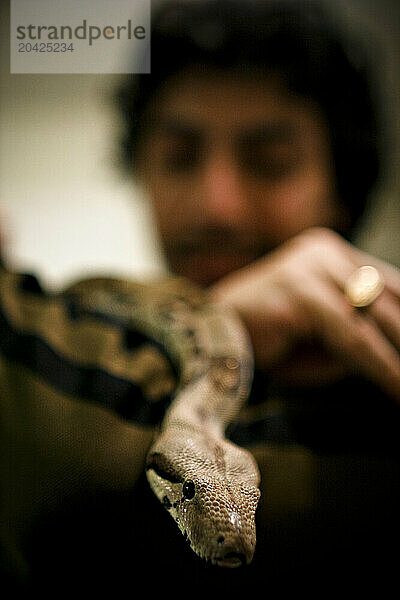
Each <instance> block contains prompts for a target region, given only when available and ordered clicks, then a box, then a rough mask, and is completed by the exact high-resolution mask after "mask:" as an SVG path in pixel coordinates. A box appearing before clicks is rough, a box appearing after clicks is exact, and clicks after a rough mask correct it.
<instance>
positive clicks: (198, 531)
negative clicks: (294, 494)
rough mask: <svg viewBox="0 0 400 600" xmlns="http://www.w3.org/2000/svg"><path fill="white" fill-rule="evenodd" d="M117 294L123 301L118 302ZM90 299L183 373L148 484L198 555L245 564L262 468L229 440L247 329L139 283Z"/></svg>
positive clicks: (199, 302) (200, 304) (243, 384)
mask: <svg viewBox="0 0 400 600" xmlns="http://www.w3.org/2000/svg"><path fill="white" fill-rule="evenodd" d="M119 298H120V301H119ZM119 298H118V296H116V295H115V294H113V295H109V294H107V292H104V291H101V292H97V293H96V294H93V296H92V298H91V301H90V304H91V305H92V307H95V309H96V310H99V311H101V312H103V313H106V314H107V315H109V316H111V317H112V316H115V317H117V318H119V319H121V318H122V319H124V320H125V321H126V322H127V323H129V326H131V327H133V328H135V329H136V330H137V331H140V332H142V333H144V334H146V335H148V336H149V337H151V338H152V339H154V340H155V341H156V342H157V343H159V344H160V345H162V346H163V347H164V348H165V349H166V350H167V352H168V354H169V355H170V356H172V358H173V360H174V361H175V362H176V366H177V368H178V371H179V374H180V379H179V385H178V388H177V390H176V393H175V396H174V400H173V401H172V403H171V405H170V406H169V408H168V410H167V412H166V414H165V416H164V419H163V421H162V424H161V428H160V430H159V432H158V433H157V435H156V437H155V440H154V442H153V444H152V446H151V448H150V450H149V452H148V455H147V466H146V473H147V479H148V481H149V483H150V486H151V488H152V490H153V491H154V493H155V495H156V496H157V497H158V499H159V500H160V502H161V503H162V504H163V505H164V507H165V508H166V510H167V511H168V512H169V514H170V515H171V516H172V517H173V518H174V519H175V521H176V523H177V525H178V527H179V529H180V530H181V532H182V533H183V535H184V536H185V538H186V539H187V541H188V543H189V544H190V546H191V548H192V549H193V550H194V552H196V553H197V554H198V555H199V556H200V557H202V558H204V559H205V560H208V561H211V562H212V563H213V564H216V565H220V566H224V567H237V566H240V565H242V564H248V563H250V562H251V560H252V557H253V554H254V549H255V543H256V532H255V511H256V508H257V504H258V500H259V497H260V491H259V488H258V486H259V482H260V475H259V470H258V467H257V464H256V462H255V459H254V458H253V456H252V455H251V454H250V452H248V451H247V450H244V449H243V448H239V447H238V446H236V445H235V444H233V443H231V442H230V441H228V440H227V439H226V438H225V435H224V432H225V430H226V427H227V426H228V425H229V423H231V422H232V421H233V420H234V419H235V418H236V417H237V415H238V413H239V410H240V409H241V407H242V406H243V404H244V403H245V402H246V399H247V396H248V392H249V387H250V383H251V378H252V372H253V363H252V354H251V350H250V343H249V340H248V337H247V332H246V331H245V329H244V327H243V326H242V324H241V322H240V320H239V319H238V318H237V316H236V315H235V314H234V313H233V312H231V311H230V310H228V309H227V308H225V307H224V308H222V307H220V306H217V305H213V304H211V303H209V302H207V301H204V297H203V296H202V297H201V298H196V297H189V296H186V295H180V294H179V293H174V292H171V287H170V286H166V287H165V288H163V286H162V285H161V286H160V285H156V286H152V285H151V284H150V285H148V284H143V285H140V284H139V285H138V286H137V293H136V294H135V296H132V293H130V294H129V296H128V295H127V296H126V297H123V295H120V297H119Z"/></svg>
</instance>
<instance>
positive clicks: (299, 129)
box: [138, 71, 344, 285]
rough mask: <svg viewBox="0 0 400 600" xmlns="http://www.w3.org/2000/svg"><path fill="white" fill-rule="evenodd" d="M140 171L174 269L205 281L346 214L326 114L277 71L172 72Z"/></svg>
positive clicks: (156, 106)
mask: <svg viewBox="0 0 400 600" xmlns="http://www.w3.org/2000/svg"><path fill="white" fill-rule="evenodd" d="M138 173H139V178H140V180H141V182H142V183H143V184H144V187H145V189H146V191H147V193H148V194H149V196H150V199H151V201H152V203H153V208H154V213H155V217H156V221H157V225H158V229H159V232H160V235H161V240H162V243H163V246H164V250H165V255H166V259H167V261H168V264H169V266H170V268H171V270H172V271H173V272H175V273H177V274H180V275H184V276H186V277H188V278H190V279H192V280H193V281H196V282H198V283H200V284H203V285H209V284H211V283H213V282H214V281H216V280H218V279H219V278H220V277H222V276H224V275H226V274H228V273H230V272H231V271H234V270H236V269H238V268H240V267H244V266H245V265H247V264H249V263H250V262H252V261H253V260H255V259H257V258H259V257H261V256H263V255H264V254H266V253H268V252H270V251H271V250H272V249H274V248H275V247H276V246H278V245H279V244H281V243H282V242H284V241H285V240H287V239H288V238H290V237H292V236H293V235H295V234H296V233H299V232H300V231H302V230H303V229H305V228H307V227H311V226H317V225H319V226H326V227H340V225H341V224H342V219H343V218H344V216H343V214H342V213H341V210H340V209H339V206H338V204H337V201H336V195H335V186H334V174H333V165H332V157H331V150H330V144H329V138H328V131H327V127H326V124H325V122H324V119H323V118H322V115H321V113H320V112H319V110H318V109H317V108H316V107H315V106H314V105H313V104H312V103H311V102H307V101H306V100H304V99H301V98H298V97H296V96H294V95H290V94H288V93H287V92H286V91H285V90H284V87H283V86H281V85H280V84H279V82H278V80H277V79H276V78H274V77H269V78H267V77H266V76H264V77H255V76H253V77H250V76H246V75H243V74H242V75H241V76H235V75H234V74H225V75H224V74H223V73H221V72H218V73H217V72H212V71H203V72H197V73H195V72H191V73H185V74H183V73H182V74H180V75H178V76H177V77H175V78H174V79H171V80H170V81H168V82H167V84H166V85H165V87H164V88H163V90H162V91H161V92H160V93H159V94H158V96H157V99H156V101H154V103H153V105H152V106H151V107H150V108H149V112H148V125H147V127H146V129H145V134H144V135H143V139H142V141H141V144H140V150H139V156H138Z"/></svg>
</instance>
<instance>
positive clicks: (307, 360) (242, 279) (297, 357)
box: [211, 228, 400, 402]
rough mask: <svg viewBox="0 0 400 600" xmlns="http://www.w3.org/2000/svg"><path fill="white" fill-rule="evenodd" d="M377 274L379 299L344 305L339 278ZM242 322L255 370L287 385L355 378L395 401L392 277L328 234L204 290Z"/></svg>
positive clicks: (399, 380) (399, 308) (398, 285)
mask: <svg viewBox="0 0 400 600" xmlns="http://www.w3.org/2000/svg"><path fill="white" fill-rule="evenodd" d="M362 265H372V266H374V267H376V268H377V269H379V271H380V273H381V274H382V276H383V277H384V279H385V288H384V290H383V292H382V294H381V295H380V296H379V297H378V298H377V299H376V300H375V301H374V302H373V303H372V304H371V305H370V306H368V307H366V308H363V309H357V308H354V307H352V306H350V305H349V304H348V302H347V300H346V298H345V295H344V291H343V290H344V287H345V283H346V280H347V278H348V277H349V276H350V275H351V274H352V273H353V272H354V270H355V269H357V268H358V267H360V266H362ZM211 293H212V296H213V298H214V299H216V300H218V301H221V302H224V303H228V304H231V305H233V306H234V307H235V308H236V309H237V310H238V311H239V313H240V314H241V316H242V318H243V320H244V322H245V323H246V325H247V327H248V329H249V332H250V335H251V338H252V341H253V346H254V352H255V358H256V363H257V365H258V366H259V367H260V368H263V369H266V370H268V371H269V372H271V375H274V376H276V377H278V378H284V380H285V381H286V382H291V383H292V384H294V385H316V384H320V383H328V382H332V381H335V380H337V379H339V378H340V377H342V376H344V375H346V374H362V375H363V376H364V377H365V378H367V379H369V380H370V381H372V382H374V383H375V384H377V385H378V386H380V387H381V388H382V389H383V390H384V391H385V392H386V393H387V394H388V395H389V396H391V397H393V398H395V399H396V400H397V401H399V402H400V272H399V270H398V269H396V268H395V267H393V266H391V265H389V264H387V263H385V262H383V261H381V260H378V259H376V258H374V257H372V256H369V255H368V254H366V253H364V252H361V251H360V250H358V249H357V248H355V247H354V246H352V245H351V244H349V243H348V242H346V241H345V240H344V239H343V238H341V237H340V236H339V235H337V234H336V233H334V232H332V231H330V230H329V229H323V228H312V229H308V230H306V231H304V232H303V233H301V234H299V235H297V236H296V237H294V238H292V239H291V240H290V241H288V242H286V243H285V244H283V245H282V246H281V247H280V248H279V249H277V250H275V251H274V252H272V253H271V254H270V255H269V256H267V257H265V258H263V259H261V260H259V261H257V262H256V263H253V264H252V265H250V266H249V267H246V268H244V269H241V270H239V271H236V272H235V273H233V274H231V275H228V276H227V277H224V278H223V279H221V280H220V281H219V282H218V283H217V284H215V285H214V286H213V288H212V290H211Z"/></svg>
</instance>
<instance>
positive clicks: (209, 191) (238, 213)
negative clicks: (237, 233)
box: [201, 156, 248, 224]
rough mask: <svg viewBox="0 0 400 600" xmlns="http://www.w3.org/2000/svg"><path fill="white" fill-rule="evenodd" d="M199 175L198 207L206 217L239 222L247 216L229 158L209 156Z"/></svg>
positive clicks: (241, 184)
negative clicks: (199, 194) (199, 193)
mask: <svg viewBox="0 0 400 600" xmlns="http://www.w3.org/2000/svg"><path fill="white" fill-rule="evenodd" d="M201 177H202V181H201V208H202V210H203V211H204V213H205V215H206V217H207V220H208V221H209V222H211V223H214V224H237V223H240V222H241V221H242V220H243V219H244V218H245V217H246V215H247V201H248V198H247V197H246V191H245V186H244V181H243V176H242V174H241V173H240V169H239V167H238V165H236V164H235V161H234V160H233V158H231V157H229V156H214V157H212V156H211V157H209V159H208V160H207V161H206V163H205V164H204V166H203V169H202V175H201Z"/></svg>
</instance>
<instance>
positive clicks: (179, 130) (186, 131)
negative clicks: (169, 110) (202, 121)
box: [152, 116, 202, 137]
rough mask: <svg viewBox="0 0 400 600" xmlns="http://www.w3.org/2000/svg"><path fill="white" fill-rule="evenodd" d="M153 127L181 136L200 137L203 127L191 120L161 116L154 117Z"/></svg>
mask: <svg viewBox="0 0 400 600" xmlns="http://www.w3.org/2000/svg"><path fill="white" fill-rule="evenodd" d="M152 129H153V130H156V131H161V132H162V133H167V134H170V135H177V136H181V137H200V136H201V135H202V129H201V127H199V126H198V125H196V124H194V123H192V122H191V121H188V120H184V119H177V118H175V117H168V116H161V117H157V118H156V119H154V121H153V123H152Z"/></svg>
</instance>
